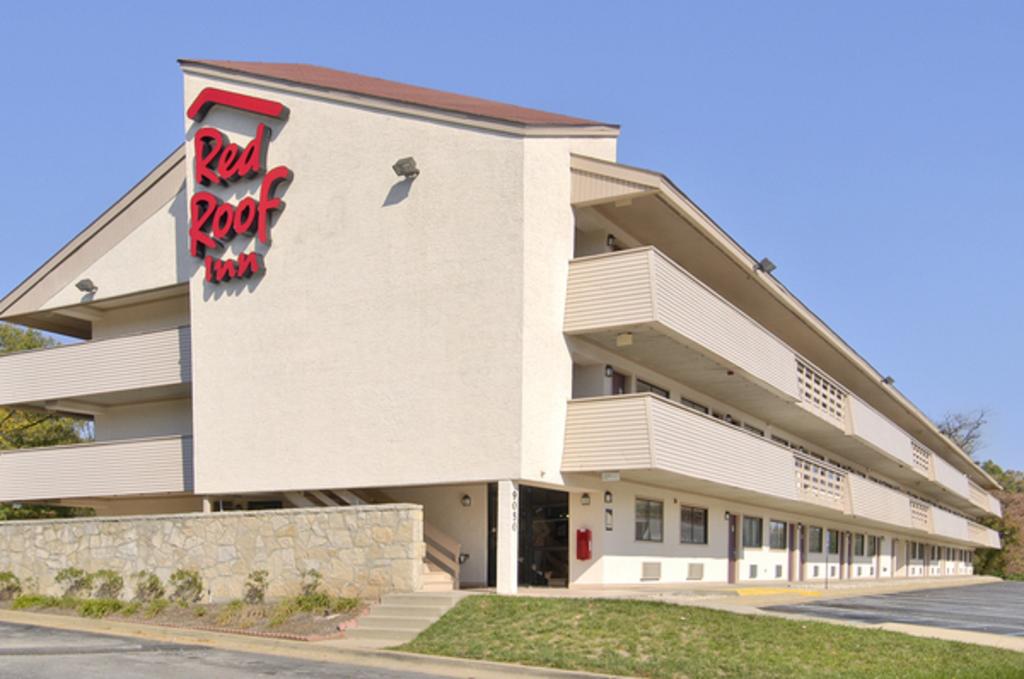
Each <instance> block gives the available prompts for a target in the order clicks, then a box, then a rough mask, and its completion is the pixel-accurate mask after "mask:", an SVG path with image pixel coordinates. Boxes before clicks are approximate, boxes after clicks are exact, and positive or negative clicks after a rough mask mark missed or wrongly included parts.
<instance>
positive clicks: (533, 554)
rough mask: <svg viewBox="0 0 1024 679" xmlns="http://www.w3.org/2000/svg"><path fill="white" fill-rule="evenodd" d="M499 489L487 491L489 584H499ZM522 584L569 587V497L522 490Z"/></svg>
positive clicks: (541, 490)
mask: <svg viewBox="0 0 1024 679" xmlns="http://www.w3.org/2000/svg"><path fill="white" fill-rule="evenodd" d="M497 510H498V485H497V484H496V483H492V484H489V485H488V488H487V535H488V540H487V584H488V586H489V587H494V586H495V585H496V584H497V582H498V574H497V568H496V567H495V564H496V563H497V553H498V528H497V526H498V511H497ZM518 576H519V584H520V586H523V587H567V586H568V585H569V493H567V492H565V491H560V490H550V489H548V488H534V487H533V486H519V573H518Z"/></svg>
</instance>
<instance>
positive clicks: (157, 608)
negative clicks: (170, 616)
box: [146, 599, 171, 618]
mask: <svg viewBox="0 0 1024 679" xmlns="http://www.w3.org/2000/svg"><path fill="white" fill-rule="evenodd" d="M170 605H171V602H170V601H168V600H167V599H153V600H152V601H150V602H149V603H148V604H146V617H147V618H155V617H156V616H158V615H160V614H161V613H163V612H164V611H165V610H166V609H167V607H168V606H170Z"/></svg>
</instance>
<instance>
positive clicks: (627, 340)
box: [615, 332, 633, 347]
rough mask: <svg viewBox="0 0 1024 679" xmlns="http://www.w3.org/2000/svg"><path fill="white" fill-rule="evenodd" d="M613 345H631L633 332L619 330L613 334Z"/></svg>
mask: <svg viewBox="0 0 1024 679" xmlns="http://www.w3.org/2000/svg"><path fill="white" fill-rule="evenodd" d="M615 346H617V347H631V346H633V333H631V332H620V333H619V334H618V335H616V336H615Z"/></svg>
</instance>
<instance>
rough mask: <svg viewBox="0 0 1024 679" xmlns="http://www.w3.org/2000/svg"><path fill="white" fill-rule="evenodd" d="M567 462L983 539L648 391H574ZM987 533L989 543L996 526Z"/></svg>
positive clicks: (963, 523)
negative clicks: (578, 395)
mask: <svg viewBox="0 0 1024 679" xmlns="http://www.w3.org/2000/svg"><path fill="white" fill-rule="evenodd" d="M786 470H790V471H789V472H788V473H787V471H786ZM562 471H563V473H577V472H605V471H616V472H620V473H622V474H623V475H624V477H627V478H632V479H634V480H635V481H637V482H644V481H648V480H650V479H652V478H656V479H657V482H658V483H670V482H672V480H673V479H675V482H676V484H677V485H678V486H679V487H680V488H697V489H699V492H704V493H707V494H710V495H716V494H717V495H719V496H725V497H737V494H736V491H739V492H740V493H745V494H747V495H749V494H752V493H753V494H757V495H759V496H761V499H762V500H768V501H770V502H769V504H778V502H779V501H783V502H784V503H785V504H787V505H789V504H790V503H809V504H813V505H816V506H818V507H827V508H830V509H833V510H835V511H836V512H837V513H841V514H846V515H851V516H854V517H858V518H861V519H865V520H869V521H874V522H878V523H882V524H888V525H890V526H893V527H896V528H900V529H903V530H908V531H919V532H923V533H927V534H934V535H936V536H940V537H943V538H948V539H950V540H957V541H961V542H965V541H972V542H975V540H974V539H973V537H971V534H970V533H969V532H968V529H967V525H968V522H967V520H966V519H964V518H962V517H960V516H957V515H955V514H953V513H951V512H947V511H945V510H943V509H941V508H939V507H934V506H932V505H930V504H927V503H925V502H921V501H919V500H916V499H914V498H911V497H910V496H908V495H906V494H904V493H901V492H899V491H898V490H895V489H893V488H890V487H888V486H886V485H883V484H881V483H878V482H876V481H873V480H871V479H868V478H864V477H861V476H859V475H857V474H851V473H847V472H846V471H844V470H842V469H839V468H837V467H834V466H833V465H830V464H828V463H825V462H823V461H820V460H818V459H816V458H813V457H811V456H808V455H805V454H803V453H799V452H796V453H795V452H794V451H793V450H791V449H789V448H787V447H785V446H783V445H780V444H777V443H775V442H773V441H771V440H770V439H768V438H765V437H763V436H759V435H757V434H755V433H752V432H749V431H747V430H745V429H741V428H739V427H736V426H734V425H730V424H727V423H725V422H722V421H720V420H718V419H716V418H714V417H711V416H709V415H706V414H704V413H701V412H698V411H696V410H693V409H691V408H688V407H686V406H684V405H682V404H678V403H675V402H673V401H670V400H668V399H665V398H663V397H661V396H657V395H654V394H650V393H645V394H627V395H621V396H605V397H598V398H585V399H576V400H572V401H570V402H569V404H568V417H567V421H566V436H565V453H564V457H563V460H562ZM794 480H795V482H794ZM743 497H745V496H743ZM748 499H750V500H751V501H753V502H757V501H758V499H757V498H755V497H749V498H748ZM792 508H793V509H794V510H796V511H799V506H796V505H794V506H793V507H792ZM986 530H987V529H986ZM975 535H978V534H977V533H975ZM983 537H984V542H982V543H981V544H983V545H988V544H989V543H990V542H991V538H990V536H987V534H986V536H983Z"/></svg>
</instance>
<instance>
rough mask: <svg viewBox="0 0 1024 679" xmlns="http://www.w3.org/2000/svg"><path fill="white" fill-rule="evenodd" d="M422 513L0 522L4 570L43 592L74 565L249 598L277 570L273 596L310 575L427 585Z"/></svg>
mask: <svg viewBox="0 0 1024 679" xmlns="http://www.w3.org/2000/svg"><path fill="white" fill-rule="evenodd" d="M423 553H424V547H423V512H422V509H421V508H420V507H418V506H416V505H406V504H396V505H375V506H371V507H334V508H316V509H284V510H275V511H264V512H226V513H218V514H177V515H161V516H135V517H124V518H98V519H65V520H58V521H12V522H4V523H0V571H12V572H13V573H14V574H15V575H17V576H18V577H19V578H21V579H22V581H25V580H26V579H27V578H34V579H35V580H36V582H37V583H38V589H39V591H40V592H41V593H46V594H60V593H61V588H60V587H59V586H58V585H57V583H56V582H55V577H56V575H57V573H58V572H59V571H60V570H61V569H62V568H66V567H77V568H81V569H83V570H85V571H89V572H95V571H97V570H100V569H112V570H115V571H117V572H118V573H120V574H121V575H122V576H123V577H124V578H125V583H126V596H130V595H131V593H132V592H133V591H134V590H133V588H132V584H131V583H132V574H134V573H137V572H138V571H140V570H150V571H153V572H155V573H156V574H157V575H158V576H160V578H161V579H162V580H164V582H166V581H167V579H168V577H169V576H170V575H171V573H173V572H174V571H175V570H177V569H179V568H184V569H195V570H197V571H199V573H200V575H201V576H202V578H203V581H204V583H205V586H206V588H207V593H206V597H205V599H206V600H208V601H224V600H228V599H234V598H239V597H241V596H242V593H243V587H244V583H245V579H246V576H247V575H248V574H249V573H250V572H251V571H254V570H259V569H263V570H267V571H268V572H269V575H270V587H269V589H268V596H269V597H281V596H286V595H291V594H296V593H298V589H299V583H300V580H301V573H302V571H304V570H306V569H309V568H315V569H317V570H318V571H320V573H321V574H323V578H324V585H325V587H326V589H328V590H330V591H332V592H336V593H339V594H344V595H349V596H362V597H372V596H376V595H379V594H381V593H384V592H391V591H398V592H408V591H415V590H417V589H419V586H420V578H421V575H422V567H423Z"/></svg>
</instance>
